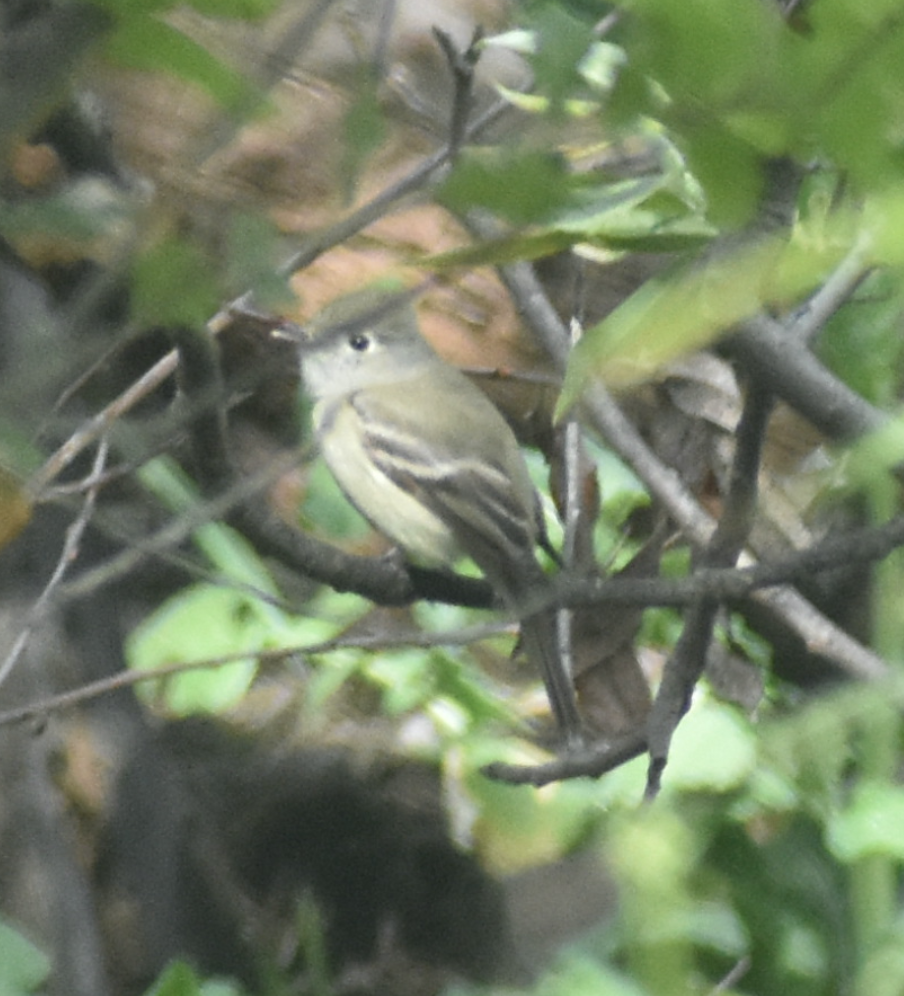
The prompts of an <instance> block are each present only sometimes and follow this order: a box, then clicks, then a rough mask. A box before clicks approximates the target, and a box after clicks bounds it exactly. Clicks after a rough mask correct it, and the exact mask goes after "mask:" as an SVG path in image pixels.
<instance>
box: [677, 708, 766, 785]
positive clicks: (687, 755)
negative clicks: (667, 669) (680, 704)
mask: <svg viewBox="0 0 904 996" xmlns="http://www.w3.org/2000/svg"><path fill="white" fill-rule="evenodd" d="M756 764H757V751H756V736H755V734H754V732H753V730H752V729H751V727H750V722H749V721H747V720H745V719H744V718H742V716H740V715H739V713H738V711H737V710H736V709H733V708H731V707H730V706H726V705H721V704H718V703H716V702H702V703H700V704H699V705H697V706H695V707H694V708H693V709H692V710H691V711H690V713H688V715H687V716H686V717H685V719H684V720H683V721H682V723H681V724H680V725H679V727H678V729H677V730H676V731H675V736H674V739H673V741H672V747H671V750H670V752H669V766H668V768H667V769H666V774H665V781H664V785H665V787H666V788H667V789H668V790H670V791H671V790H679V789H680V790H684V791H701V790H709V791H712V792H726V791H728V790H729V789H732V788H736V787H737V786H739V785H741V784H742V783H743V782H744V781H745V780H746V779H747V777H748V776H749V775H750V774H752V772H753V771H754V769H755V767H756Z"/></svg>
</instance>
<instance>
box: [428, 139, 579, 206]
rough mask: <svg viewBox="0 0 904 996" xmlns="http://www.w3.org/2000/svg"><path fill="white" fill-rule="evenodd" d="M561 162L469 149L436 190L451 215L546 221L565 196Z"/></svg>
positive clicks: (542, 155) (528, 153)
mask: <svg viewBox="0 0 904 996" xmlns="http://www.w3.org/2000/svg"><path fill="white" fill-rule="evenodd" d="M568 189H569V178H568V169H567V167H566V164H565V162H564V160H563V159H562V158H561V157H560V156H558V155H555V154H553V153H549V152H544V151H539V150H537V151H535V150H524V151H522V150H517V149H502V148H496V149H467V150H465V151H464V152H463V153H462V155H461V156H460V157H459V159H458V161H457V162H456V164H455V167H454V168H453V170H452V172H451V173H450V174H449V177H448V178H447V179H446V181H445V182H444V183H442V184H441V185H440V187H439V190H438V191H437V199H438V200H439V201H440V203H442V204H444V205H445V206H446V207H448V208H450V209H451V210H452V211H458V212H466V211H469V210H471V209H472V208H485V209H486V210H488V211H492V212H494V213H495V214H498V215H500V216H501V217H503V218H506V219H508V220H509V221H511V222H513V223H515V224H528V223H530V222H538V221H541V220H543V219H546V218H548V217H549V216H550V214H551V213H552V212H553V211H554V210H555V209H556V208H558V207H560V206H561V205H563V204H564V203H565V202H566V200H567V198H568Z"/></svg>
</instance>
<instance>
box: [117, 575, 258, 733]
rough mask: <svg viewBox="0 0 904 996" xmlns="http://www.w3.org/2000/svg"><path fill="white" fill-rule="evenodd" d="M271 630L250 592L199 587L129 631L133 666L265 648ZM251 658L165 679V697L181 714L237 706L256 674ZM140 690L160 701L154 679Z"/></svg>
mask: <svg viewBox="0 0 904 996" xmlns="http://www.w3.org/2000/svg"><path fill="white" fill-rule="evenodd" d="M266 636H267V628H266V626H265V625H264V624H263V622H262V620H261V619H260V617H259V616H258V614H257V613H255V612H254V611H253V609H252V608H251V607H250V606H249V603H248V598H247V596H245V595H242V594H239V593H238V592H235V591H230V590H228V589H226V588H217V587H214V586H212V585H205V584H199V585H193V586H192V587H190V588H187V589H185V590H184V591H182V592H180V593H179V594H178V595H175V596H174V597H173V598H170V599H168V600H167V601H165V602H163V604H162V605H160V606H159V607H158V608H157V609H156V610H155V611H154V612H153V613H152V614H151V615H150V616H148V617H147V618H146V619H144V620H143V621H142V622H141V623H139V624H138V626H136V627H135V629H134V630H132V632H131V633H130V634H129V637H128V639H127V640H126V660H127V661H128V664H129V667H133V668H138V669H140V670H145V669H146V670H151V669H154V668H159V667H165V666H167V665H171V664H178V663H180V662H183V661H193V660H197V661H202V660H209V659H211V658H216V657H221V656H226V655H231V654H235V653H237V652H241V651H243V650H248V651H253V650H255V649H258V648H260V647H261V646H262V645H263V644H264V641H265V639H266ZM256 668H257V665H256V662H255V661H254V659H253V658H251V657H249V658H247V659H243V660H237V661H232V662H230V663H228V664H222V665H220V666H218V667H211V668H200V669H197V670H190V671H185V672H184V673H180V674H175V675H171V676H169V677H167V678H165V679H164V684H163V686H162V692H163V698H164V701H165V703H166V707H167V709H168V710H169V711H171V712H172V713H174V714H175V715H177V716H186V715H190V714H191V713H195V712H210V713H219V712H223V711H224V710H226V709H230V708H232V707H233V706H234V705H236V704H237V703H238V702H239V701H240V700H241V698H242V696H243V695H244V694H245V692H247V691H248V688H249V687H250V686H251V682H252V681H253V679H254V675H255V672H256ZM139 692H140V694H141V695H142V696H143V697H144V698H146V699H150V700H152V701H153V700H155V699H156V698H158V696H159V694H160V689H158V688H156V687H155V685H153V684H151V683H148V684H143V685H140V686H139Z"/></svg>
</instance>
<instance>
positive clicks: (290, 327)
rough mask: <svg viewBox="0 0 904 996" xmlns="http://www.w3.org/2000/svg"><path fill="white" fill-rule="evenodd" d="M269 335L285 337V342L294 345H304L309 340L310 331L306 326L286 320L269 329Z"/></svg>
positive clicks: (275, 337)
mask: <svg viewBox="0 0 904 996" xmlns="http://www.w3.org/2000/svg"><path fill="white" fill-rule="evenodd" d="M270 335H271V336H272V337H273V338H274V339H285V340H286V341H287V342H292V343H295V345H296V346H306V345H308V344H309V343H310V341H311V336H310V333H309V332H308V330H307V329H306V328H304V327H303V326H301V325H299V324H298V323H297V322H290V321H288V320H286V321H282V322H280V323H279V325H277V326H276V327H275V328H273V329H272V330H271V332H270Z"/></svg>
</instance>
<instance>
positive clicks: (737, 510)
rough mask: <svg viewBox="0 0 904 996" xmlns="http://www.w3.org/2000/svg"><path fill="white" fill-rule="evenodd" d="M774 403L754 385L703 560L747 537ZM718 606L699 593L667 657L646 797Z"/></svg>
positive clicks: (732, 555) (732, 553) (712, 560)
mask: <svg viewBox="0 0 904 996" xmlns="http://www.w3.org/2000/svg"><path fill="white" fill-rule="evenodd" d="M772 406H773V396H772V395H771V394H770V393H769V392H768V391H765V390H762V389H760V388H758V387H751V388H750V390H749V392H748V395H747V401H746V403H745V405H744V411H743V413H742V414H741V420H740V422H739V423H738V429H737V435H736V438H735V455H734V460H733V463H732V468H731V477H730V481H729V486H728V493H727V495H726V496H725V502H724V506H723V512H722V517H721V519H720V520H719V524H718V526H717V527H716V531H715V532H714V533H713V535H712V538H711V539H710V541H709V543H708V544H707V547H706V549H705V550H704V551H703V553H702V554H701V556H700V558H699V562H700V564H701V565H702V566H705V567H728V566H730V565H731V564H733V563H734V562H735V561H736V560H737V558H738V557H739V556H740V553H741V551H742V550H743V548H744V545H745V543H746V542H747V538H748V536H749V535H750V530H751V527H752V526H753V519H754V514H755V512H756V496H757V475H758V474H759V469H760V458H761V454H762V448H763V439H764V438H765V435H766V426H767V424H768V422H769V414H770V412H771V411H772ZM718 609H719V602H718V601H717V600H716V599H713V598H711V597H704V598H700V599H699V600H697V601H696V602H695V603H694V604H692V605H691V606H690V608H689V609H688V610H687V612H686V613H685V617H684V628H683V630H682V632H681V636H680V638H679V640H678V642H677V644H676V645H675V648H674V650H673V651H672V653H671V654H670V656H669V658H668V660H667V661H666V664H665V669H664V671H663V675H662V681H661V682H660V685H659V690H658V692H657V694H656V698H655V699H654V700H653V708H652V709H651V711H650V716H649V719H648V720H647V740H648V748H649V753H650V767H649V771H648V774H647V789H646V797H647V798H648V799H652V798H654V797H655V796H656V795H657V794H658V792H659V786H660V781H661V778H662V772H663V770H664V769H665V766H666V763H667V761H668V755H669V746H670V745H671V742H672V735H673V734H674V732H675V730H676V728H677V726H678V723H679V722H680V721H681V718H682V717H683V716H684V714H685V713H686V712H687V710H688V708H689V706H690V702H691V695H692V694H693V691H694V688H695V687H696V684H697V682H698V680H699V679H700V676H701V675H702V674H703V668H704V667H705V665H706V654H707V651H708V649H709V644H710V641H711V640H712V635H713V628H714V626H715V623H716V615H717V613H718Z"/></svg>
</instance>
